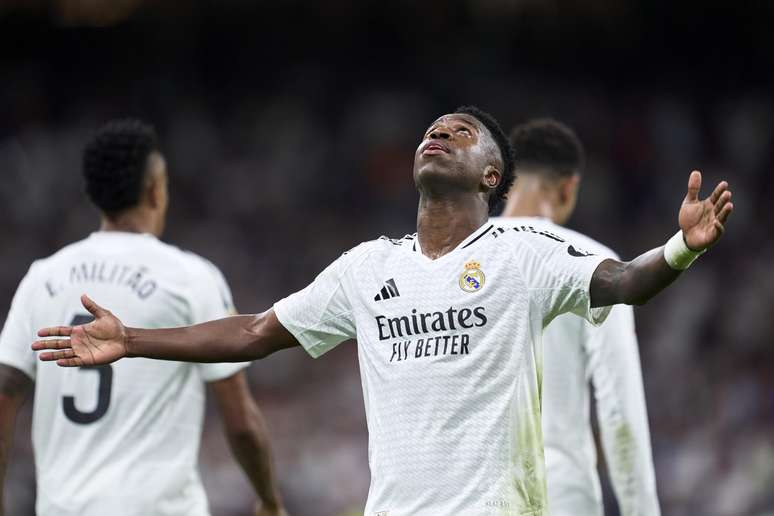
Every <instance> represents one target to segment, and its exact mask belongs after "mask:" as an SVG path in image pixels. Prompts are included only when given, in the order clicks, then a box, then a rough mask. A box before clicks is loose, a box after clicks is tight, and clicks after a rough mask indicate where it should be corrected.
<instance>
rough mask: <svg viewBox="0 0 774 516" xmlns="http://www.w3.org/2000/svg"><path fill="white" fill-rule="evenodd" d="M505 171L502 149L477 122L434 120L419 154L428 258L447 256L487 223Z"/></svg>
mask: <svg viewBox="0 0 774 516" xmlns="http://www.w3.org/2000/svg"><path fill="white" fill-rule="evenodd" d="M502 168H503V165H502V156H501V155H500V150H499V147H498V146H497V144H496V143H495V141H494V139H493V138H492V135H491V133H490V132H489V130H488V129H487V128H486V127H485V126H484V125H483V124H481V123H480V122H479V121H478V120H477V119H476V118H474V117H472V116H470V115H466V114H460V113H454V114H449V115H444V116H442V117H440V118H438V119H437V120H436V121H435V122H433V124H432V125H431V126H430V127H429V128H428V130H427V131H426V132H425V135H424V137H423V139H422V142H421V143H420V144H419V147H418V148H417V151H416V154H415V156H414V183H415V184H416V186H417V190H419V195H420V198H419V208H418V211H417V234H418V239H419V244H420V247H421V248H422V253H423V254H424V255H425V256H427V257H428V258H431V259H436V258H439V257H441V256H443V255H444V254H446V253H448V252H449V251H451V250H453V249H454V248H455V247H457V245H458V244H459V243H460V242H462V241H463V240H464V239H465V238H466V237H467V236H468V235H470V234H471V233H472V232H473V231H475V230H476V229H478V228H479V227H481V225H482V224H484V223H485V222H486V221H487V219H488V218H489V204H488V203H489V196H490V195H492V194H493V193H494V190H495V189H496V188H497V185H498V184H500V181H501V180H502V173H501V172H500V171H501V170H502Z"/></svg>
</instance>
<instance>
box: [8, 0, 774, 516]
mask: <svg viewBox="0 0 774 516" xmlns="http://www.w3.org/2000/svg"><path fill="white" fill-rule="evenodd" d="M675 4H676V3H675V2H663V1H652V0H651V1H643V2H617V1H613V0H610V1H605V0H597V1H594V0H589V1H581V0H576V1H559V0H555V1H539V0H519V1H507V0H469V1H466V2H463V1H459V2H451V1H449V2H441V1H435V0H430V1H424V2H421V3H420V2H408V1H398V2H391V3H386V2H384V3H380V2H371V1H359V2H354V1H344V0H338V1H334V0H328V1H320V2H314V3H313V2H301V1H285V2H278V3H275V2H264V1H247V0H241V1H238V0H227V1H224V0H221V1H214V0H211V1H200V2H182V1H180V2H171V1H170V2H161V1H155V2H154V1H150V0H146V1H142V0H113V1H110V0H62V1H59V2H51V1H43V0H37V1H30V0H17V1H8V0H0V179H2V181H0V217H1V218H0V220H2V221H3V223H2V224H0V238H1V239H0V242H2V243H3V251H2V262H0V263H1V264H2V268H1V269H0V299H3V300H5V301H3V302H4V303H5V304H6V306H8V304H10V299H11V296H12V295H13V292H14V290H15V288H16V286H17V284H18V282H19V280H20V279H21V277H22V276H23V274H24V273H25V272H26V270H27V267H28V266H29V264H30V263H31V261H32V260H34V259H36V258H39V257H42V256H46V255H49V254H51V253H53V252H54V251H55V250H57V249H58V248H59V247H61V246H63V245H65V244H67V243H69V242H71V241H73V240H76V239H80V238H82V237H84V236H86V235H87V234H88V233H89V232H91V231H93V230H94V229H96V228H97V226H98V216H97V213H96V212H95V211H94V210H93V209H92V208H91V207H90V206H89V205H88V203H87V201H86V199H85V196H84V195H83V193H82V190H83V188H82V183H81V177H80V170H79V161H80V150H81V148H82V146H83V144H84V142H85V141H86V139H87V138H88V137H89V135H90V134H91V133H92V132H93V131H94V130H95V129H96V128H97V127H98V126H99V125H101V124H102V123H104V122H105V121H106V120H108V119H110V118H113V117H116V116H125V115H134V116H139V117H142V118H144V119H146V120H148V121H151V122H153V123H154V124H155V125H156V127H157V129H158V131H159V133H160V136H161V139H162V143H163V147H164V150H165V153H166V155H167V158H168V162H169V165H170V170H171V176H172V177H171V192H172V206H171V212H170V220H169V229H168V232H167V234H166V236H165V239H166V240H167V241H169V242H171V243H174V244H176V245H179V246H181V247H184V248H188V249H191V250H193V251H195V252H197V253H200V254H202V255H204V256H206V257H208V258H210V259H211V260H212V261H214V262H215V263H216V264H217V265H219V266H220V267H221V269H222V270H223V272H224V273H225V275H226V277H227V278H228V279H229V281H230V283H231V286H232V288H233V290H234V296H235V299H236V301H237V304H238V306H239V307H240V309H241V310H242V311H244V312H257V311H261V310H264V309H265V308H267V307H268V306H270V305H271V303H272V302H273V301H275V300H277V299H279V298H281V297H284V296H285V295H287V294H289V293H291V292H293V291H295V290H297V289H299V288H301V287H303V286H304V285H306V284H307V283H308V282H309V281H311V280H312V279H313V278H314V276H315V275H316V273H317V272H318V271H319V270H321V269H322V268H323V267H324V266H325V265H327V264H328V263H330V262H331V261H332V260H333V259H335V258H336V257H337V256H338V255H339V254H340V253H341V252H342V251H344V250H346V249H349V248H350V247H352V246H354V245H355V244H357V243H358V242H360V241H362V240H369V239H372V238H375V237H377V236H379V235H382V234H387V235H390V236H402V235H403V234H405V233H413V232H414V230H415V229H414V223H415V213H416V212H415V210H416V201H417V195H416V193H415V192H414V189H413V184H412V181H411V175H410V174H411V162H412V159H413V152H414V149H415V147H416V145H417V144H418V142H419V140H420V137H421V135H422V133H423V131H424V130H425V129H426V127H427V126H428V125H429V123H430V122H431V121H432V120H434V119H435V118H436V117H437V116H438V115H440V114H443V113H446V112H449V111H451V110H453V109H454V108H455V107H456V106H457V105H459V104H477V105H479V106H480V107H482V108H484V109H486V110H488V111H491V112H492V113H493V114H495V115H496V116H497V117H498V118H499V119H500V121H501V122H502V123H503V124H504V125H505V126H511V125H513V124H515V123H518V122H521V121H524V120H525V119H526V118H529V117H532V116H543V115H551V116H554V117H557V118H559V119H561V120H563V121H565V122H567V123H569V124H570V125H572V126H574V127H575V128H576V130H577V131H578V133H579V135H580V137H581V138H582V139H583V140H584V142H585V144H586V146H587V151H588V154H589V164H588V167H587V173H586V174H585V177H584V181H583V186H582V190H581V200H580V205H579V207H578V210H577V212H576V215H575V216H574V217H573V219H572V220H571V224H570V225H571V227H573V228H575V229H578V230H580V231H583V232H585V233H587V234H588V235H590V236H592V237H594V238H597V239H599V240H601V241H603V242H605V243H606V244H608V245H609V246H611V247H613V248H614V249H616V250H617V251H618V252H619V253H620V254H621V255H622V256H623V257H625V258H632V257H634V256H635V255H636V254H639V253H640V252H641V251H644V250H645V249H649V248H651V247H655V246H658V245H661V244H663V243H664V241H665V240H666V239H667V238H668V237H669V236H671V235H672V234H673V233H674V231H675V230H676V229H677V209H678V207H679V203H680V201H681V200H682V197H683V195H684V193H685V183H686V181H687V177H688V173H689V172H690V170H692V169H694V168H698V169H701V170H702V171H703V172H704V174H705V194H706V193H708V185H709V184H715V183H716V182H717V181H718V180H720V179H727V180H729V182H730V183H731V186H732V189H733V191H734V203H735V208H736V209H735V213H734V215H733V216H732V219H731V221H730V223H729V225H728V232H727V235H726V236H725V238H724V239H723V241H722V242H721V244H720V245H719V246H718V247H717V248H715V249H713V250H712V251H711V252H710V253H708V255H707V256H705V257H703V258H702V259H701V260H700V261H699V262H698V263H697V264H696V265H695V266H694V267H693V268H692V269H691V271H690V273H688V274H687V275H686V276H685V277H684V278H682V279H681V280H680V281H679V282H678V283H677V284H676V285H675V286H674V287H673V288H671V289H669V290H668V291H667V292H665V293H664V294H662V295H661V296H659V297H658V298H656V299H655V300H654V301H652V302H651V303H649V304H648V305H647V306H645V307H641V308H637V309H636V314H637V323H638V333H639V336H640V343H641V353H642V360H643V368H644V375H645V383H646V391H647V397H648V402H649V413H650V421H651V431H652V439H653V446H654V459H655V464H656V471H657V479H658V487H659V493H660V496H661V501H662V506H663V512H664V514H665V515H668V516H671V515H677V516H683V515H685V516H689V515H690V516H696V515H709V516H714V515H717V516H746V515H750V516H753V515H754V516H764V515H765V516H771V515H773V514H774V351H772V336H774V317H772V315H773V314H774V310H773V309H774V274H772V273H771V271H770V268H771V262H772V258H774V242H772V239H771V237H770V233H771V230H772V216H771V214H770V213H771V211H770V210H771V208H770V202H769V199H770V198H771V197H772V195H774V175H772V174H771V166H772V164H773V163H774V136H773V135H774V118H773V117H772V115H774V98H772V86H774V81H772V73H773V72H772V55H773V54H772V52H773V51H774V31H772V30H771V28H770V27H771V25H772V23H773V22H774V4H772V3H767V2H746V3H743V2H730V3H729V2H726V3H719V2H718V3H714V2H680V3H679V5H675ZM250 374H251V379H252V383H253V388H254V392H255V393H256V396H257V397H258V398H259V400H260V402H261V407H262V408H263V410H264V412H265V415H266V417H267V419H268V423H269V426H270V429H271V431H272V435H273V444H274V448H275V458H276V464H277V469H278V472H279V475H280V478H281V485H282V489H283V493H284V495H285V498H286V500H287V504H288V507H289V509H290V510H291V512H292V514H294V515H310V516H315V515H339V514H341V513H342V512H343V511H347V510H350V511H354V513H357V511H358V510H362V506H363V503H364V501H365V495H366V492H367V489H368V482H369V476H368V468H367V452H366V430H365V422H364V414H363V406H362V395H361V393H360V385H359V373H358V371H357V362H356V356H355V348H354V345H352V344H351V343H350V344H345V345H342V346H340V347H339V348H337V349H336V350H334V351H333V352H331V353H329V354H328V355H326V356H325V357H323V358H321V359H319V360H317V361H313V360H312V359H310V358H308V357H307V356H306V355H305V354H304V353H303V352H302V351H300V350H294V351H286V352H282V353H280V354H278V355H275V356H272V357H270V358H269V359H267V360H266V361H264V362H262V363H256V364H254V365H253V366H252V367H251V369H250ZM28 408H29V407H28ZM28 435H29V413H28V411H27V415H26V416H25V417H24V418H22V421H21V422H20V424H19V425H18V427H17V443H16V448H15V451H14V455H13V464H12V466H11V469H10V473H9V479H8V481H7V484H6V493H7V499H8V502H9V507H8V509H9V511H10V512H8V514H9V516H26V515H29V514H32V511H33V509H32V507H33V501H34V470H33V466H32V455H31V450H30V445H29V437H28ZM202 469H203V474H204V477H205V481H206V484H207V487H208V492H209V495H210V498H211V505H212V508H213V512H214V514H215V516H230V515H237V514H245V510H246V507H248V506H249V504H250V503H251V500H252V495H251V492H250V490H249V488H248V487H247V483H246V482H245V481H244V480H243V479H242V477H241V473H240V471H239V469H238V467H237V466H236V464H235V463H234V462H233V460H232V459H231V458H230V457H229V455H228V451H227V447H226V445H225V441H224V439H223V437H222V435H221V433H220V430H219V423H218V421H217V418H216V417H211V418H208V424H207V427H206V429H205V436H204V441H203V447H202ZM606 497H607V498H608V500H607V501H608V505H609V506H610V511H609V513H610V514H617V512H616V509H615V508H614V505H615V504H614V503H611V502H612V498H611V495H610V493H609V490H606Z"/></svg>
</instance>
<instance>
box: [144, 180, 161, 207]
mask: <svg viewBox="0 0 774 516" xmlns="http://www.w3.org/2000/svg"><path fill="white" fill-rule="evenodd" d="M161 188H162V185H161V181H160V178H159V177H158V176H157V175H156V174H148V177H147V179H146V181H145V198H146V199H147V202H148V206H150V207H151V208H153V209H154V210H155V209H156V208H158V207H159V205H160V204H161V196H162V193H161Z"/></svg>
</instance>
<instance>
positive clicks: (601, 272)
mask: <svg viewBox="0 0 774 516" xmlns="http://www.w3.org/2000/svg"><path fill="white" fill-rule="evenodd" d="M513 165H514V163H513V152H512V149H511V146H510V143H509V142H508V138H507V136H506V135H505V134H504V133H503V131H502V129H501V128H500V127H499V125H498V124H497V122H496V121H495V120H494V119H493V118H492V117H491V116H490V115H488V114H486V113H484V112H482V111H480V110H478V109H475V108H469V107H465V108H460V109H458V110H456V111H455V112H454V113H452V114H448V115H444V116H441V117H440V118H438V119H437V120H435V121H434V122H433V123H432V124H431V126H430V127H429V128H428V129H427V131H426V132H425V134H424V137H423V138H422V141H421V143H420V144H419V147H418V148H417V151H416V154H415V158H414V181H415V183H416V186H417V188H418V190H419V194H420V197H419V210H418V214H417V233H416V234H415V235H410V236H406V237H404V238H401V239H398V240H391V239H389V238H380V239H377V240H373V241H370V242H365V243H363V244H360V245H358V246H357V247H355V248H354V249H352V250H350V251H348V252H346V253H344V254H343V255H342V256H341V257H340V258H338V259H337V260H336V261H335V262H333V263H332V264H331V265H330V266H328V267H327V268H326V269H325V270H324V271H323V272H322V273H320V275H319V276H317V278H316V279H315V280H314V282H312V284H310V285H309V286H308V287H306V288H305V289H303V290H301V291H300V292H297V293H295V294H293V295H291V296H290V297H287V298H285V299H283V300H281V301H279V302H278V303H276V304H275V305H274V307H273V308H272V309H269V310H267V311H266V312H264V313H261V314H258V315H242V316H235V317H230V318H225V319H220V320H218V321H212V322H209V323H204V324H199V325H195V326H187V327H183V328H175V329H137V328H135V327H132V325H131V323H130V322H129V323H128V324H127V325H125V324H124V323H123V322H121V320H120V319H119V318H118V317H116V315H114V314H113V313H111V312H109V311H108V310H106V309H104V308H102V307H101V306H99V305H97V304H96V303H95V302H94V301H93V300H91V299H90V298H89V297H87V296H85V295H84V297H83V302H84V306H85V307H86V308H87V310H89V312H90V313H92V314H93V315H94V316H95V317H96V320H95V321H94V322H92V323H89V324H86V325H70V326H58V327H49V328H45V329H41V330H40V331H39V332H38V335H39V336H40V337H43V339H41V340H39V341H37V342H35V343H33V344H32V348H33V349H35V350H44V349H49V350H57V351H48V352H45V353H41V354H40V359H41V360H43V361H51V360H56V361H57V363H58V364H59V365H60V366H88V365H95V364H107V363H110V362H113V361H115V360H118V359H119V358H122V357H127V356H129V357H138V356H142V357H149V358H158V359H174V360H192V361H200V362H216V361H223V360H229V361H240V360H249V359H256V358H263V357H265V356H267V355H269V354H271V353H273V352H275V351H277V350H280V349H284V348H289V347H292V346H298V345H299V344H300V345H301V346H303V347H304V349H306V350H307V351H308V352H309V354H310V355H312V356H313V357H318V356H320V355H322V354H323V353H325V352H326V351H328V350H330V349H331V348H333V347H334V346H336V345H337V344H339V343H340V342H342V341H344V340H347V339H352V338H357V345H358V359H359V362H360V370H361V377H362V383H363V394H364V399H365V405H366V415H367V422H368V429H369V434H370V442H369V463H370V466H371V487H370V490H369V494H368V501H367V502H366V506H365V514H367V515H369V516H373V515H379V516H405V515H412V516H439V515H444V516H445V515H462V514H464V515H466V516H469V515H473V516H475V515H503V514H517V515H541V516H542V515H545V514H547V507H546V494H545V474H544V470H545V468H544V459H543V442H542V438H541V420H540V376H541V374H542V372H541V371H540V362H539V357H540V351H539V349H538V348H539V346H540V335H541V334H542V332H543V328H544V327H545V326H546V325H547V324H548V323H549V322H550V321H551V320H552V319H553V318H554V317H556V316H557V315H560V314H562V313H566V312H573V313H575V314H577V315H580V316H581V317H585V318H587V319H588V320H589V321H592V322H596V323H598V322H601V321H602V320H603V319H604V318H605V315H606V313H607V312H608V311H609V309H608V308H605V307H608V306H609V305H613V304H616V303H630V304H632V303H644V302H645V301H647V300H648V299H649V298H651V297H652V296H653V295H655V294H656V293H657V292H659V291H660V290H662V289H663V288H665V287H666V286H667V285H668V284H670V283H671V282H672V281H674V280H675V279H676V278H677V277H678V276H679V275H680V272H681V271H682V270H683V269H685V268H686V267H687V266H688V265H689V264H690V262H691V261H692V260H693V259H694V258H695V257H696V256H697V255H698V254H699V253H700V252H701V251H703V250H704V249H706V248H708V247H709V246H711V245H712V244H714V243H715V242H717V240H718V239H719V238H720V236H721V233H722V232H723V223H724V222H725V221H726V219H727V217H728V216H729V214H730V213H731V209H732V208H731V204H730V202H729V201H730V195H731V194H730V192H729V191H728V185H727V184H726V183H725V182H723V183H720V184H719V185H718V187H717V188H716V189H715V190H714V192H713V193H712V195H711V196H710V197H709V198H708V199H705V200H699V198H698V193H699V187H700V182H701V174H699V172H693V173H692V174H691V177H690V179H689V183H688V195H687V196H686V198H685V201H684V202H683V205H682V208H681V209H680V216H679V222H680V226H681V228H682V231H681V232H679V233H677V235H676V236H675V237H673V238H671V239H670V240H669V242H668V243H667V245H666V246H665V247H661V248H658V249H654V250H653V251H650V252H648V253H646V254H644V255H642V256H640V257H638V258H636V259H635V260H634V261H632V262H619V261H617V260H613V259H609V258H607V257H603V256H594V255H589V254H587V253H583V252H580V250H579V249H578V248H577V247H575V246H574V245H572V244H571V243H568V242H566V241H565V240H563V239H560V238H556V237H555V236H554V235H551V234H547V233H540V232H539V231H530V230H527V231H521V230H518V231H517V230H514V229H506V228H502V227H497V226H495V225H493V224H490V223H489V222H488V220H489V211H490V207H491V206H493V205H495V204H497V203H498V202H499V201H500V200H501V199H502V198H503V196H504V195H505V194H506V192H507V191H508V189H509V188H510V186H511V183H512V182H513ZM646 193H647V192H644V194H646ZM49 337H52V338H49ZM57 337H66V338H57ZM310 424H314V422H310ZM127 447H128V448H131V445H129V444H128V445H127ZM65 448H66V445H62V446H60V449H61V450H62V452H66V449H65Z"/></svg>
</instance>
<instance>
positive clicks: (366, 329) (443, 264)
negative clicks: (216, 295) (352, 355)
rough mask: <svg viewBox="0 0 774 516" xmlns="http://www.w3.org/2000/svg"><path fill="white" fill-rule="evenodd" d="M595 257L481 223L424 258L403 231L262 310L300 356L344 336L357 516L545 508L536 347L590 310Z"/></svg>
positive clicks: (546, 237) (548, 238) (600, 313)
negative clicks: (360, 514) (365, 441)
mask: <svg viewBox="0 0 774 516" xmlns="http://www.w3.org/2000/svg"><path fill="white" fill-rule="evenodd" d="M600 260H601V259H600V258H599V257H595V256H587V255H585V254H584V253H578V252H576V251H575V249H574V248H573V247H572V246H570V245H569V244H568V243H567V242H564V241H563V240H562V239H560V238H558V237H556V236H554V235H551V234H548V233H539V232H537V231H532V230H530V229H527V230H524V231H522V230H513V229H504V228H500V227H497V226H494V225H492V224H489V223H487V224H485V225H484V226H482V227H481V228H479V229H478V230H476V231H475V232H474V233H473V234H471V235H470V236H469V237H468V238H466V239H465V240H464V241H463V242H461V243H460V244H459V246H457V248H456V249H454V250H453V251H451V252H449V253H448V254H446V255H444V256H442V257H440V258H438V259H436V260H431V259H429V258H427V257H426V256H425V255H424V254H422V252H421V250H420V249H419V243H418V241H417V238H416V236H407V237H404V238H403V239H400V240H390V239H387V238H381V239H379V240H375V241H371V242H366V243H363V244H361V245H359V246H357V247H355V248H354V249H353V250H351V251H349V252H347V253H345V254H344V255H343V256H341V257H340V258H339V259H337V260H336V261H335V262H334V263H333V264H331V265H330V266H329V267H328V268H326V269H325V270H324V271H323V272H322V273H321V274H320V275H319V276H318V277H317V278H316V279H315V281H314V282H313V283H312V284H311V285H309V286H308V287H306V288H305V289H304V290H302V291H300V292H297V293H295V294H293V295H291V296H289V297H287V298H285V299H283V300H282V301H279V302H278V303H277V304H276V305H275V306H274V309H275V311H276V314H277V317H278V319H279V320H280V322H281V323H282V324H283V325H284V326H285V327H286V328H287V329H288V330H289V331H290V332H291V333H292V334H293V335H294V336H295V337H296V339H298V341H299V342H300V343H301V344H302V345H303V346H304V348H305V349H306V350H307V351H308V352H309V354H311V355H312V356H313V357H318V356H320V355H322V354H323V353H325V352H326V351H328V350H329V349H331V348H333V347H334V346H336V345H337V344H339V343H340V342H342V341H344V340H347V339H351V338H357V345H358V359H359V363H360V371H361V379H362V385H363V397H364V400H365V408H366V417H367V421H368V430H369V463H370V467H371V487H370V490H369V494H368V501H367V503H366V508H365V514H366V515H369V516H374V515H378V516H409V515H410V516H438V515H452V514H453V515H463V514H464V515H465V516H476V515H530V516H535V515H538V516H542V515H545V514H547V508H546V493H545V474H544V459H543V439H542V434H541V426H540V384H541V379H540V376H541V370H540V364H541V362H542V359H541V356H540V355H541V351H540V350H541V349H542V346H541V344H540V339H541V335H542V333H543V328H544V326H545V325H547V324H548V322H550V321H551V319H553V318H554V317H555V316H557V315H559V314H561V313H565V312H574V313H576V314H578V315H581V316H583V317H586V318H587V319H588V320H590V321H594V322H601V321H602V320H604V317H605V316H606V314H607V312H608V311H609V309H607V308H603V309H594V310H592V309H591V307H590V302H589V284H590V281H591V276H592V274H593V272H594V270H595V269H596V267H597V265H598V264H599V262H600Z"/></svg>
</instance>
